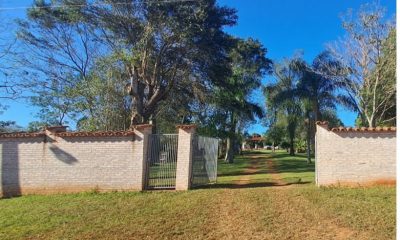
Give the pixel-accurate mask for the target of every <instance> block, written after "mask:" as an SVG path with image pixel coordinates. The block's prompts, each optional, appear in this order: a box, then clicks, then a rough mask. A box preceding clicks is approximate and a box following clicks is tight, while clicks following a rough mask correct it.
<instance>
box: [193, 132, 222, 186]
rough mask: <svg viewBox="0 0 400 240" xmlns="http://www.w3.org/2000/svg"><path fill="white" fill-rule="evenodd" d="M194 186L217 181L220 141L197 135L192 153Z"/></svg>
mask: <svg viewBox="0 0 400 240" xmlns="http://www.w3.org/2000/svg"><path fill="white" fill-rule="evenodd" d="M192 154H193V155H192V159H193V162H192V186H199V185H205V184H208V183H215V182H216V181H217V160H218V139H216V138H210V137H203V136H197V135H195V136H194V138H193V152H192Z"/></svg>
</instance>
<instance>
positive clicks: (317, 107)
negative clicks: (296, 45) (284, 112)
mask: <svg viewBox="0 0 400 240" xmlns="http://www.w3.org/2000/svg"><path fill="white" fill-rule="evenodd" d="M291 64H292V68H293V69H295V70H296V71H297V72H298V74H299V75H301V77H300V80H299V82H298V85H297V89H296V90H295V93H294V94H296V95H297V96H298V97H299V98H301V99H302V100H303V102H304V104H305V108H306V110H305V113H306V116H305V118H306V123H307V128H308V129H307V132H308V134H307V135H308V138H309V139H307V143H308V144H307V145H308V161H309V162H311V159H310V151H311V149H312V151H313V152H314V150H315V140H314V139H315V138H314V137H315V131H316V128H315V122H316V121H321V120H325V119H322V116H323V115H322V113H323V112H327V111H333V112H335V111H336V105H337V104H338V103H342V102H343V101H346V100H347V99H346V97H344V96H343V95H341V94H339V92H338V89H340V88H341V87H342V85H339V84H338V82H337V81H335V79H334V78H335V77H334V75H333V74H331V69H333V66H335V67H334V69H338V68H340V64H339V63H338V62H337V61H336V60H334V59H333V58H332V57H331V56H330V54H329V53H328V52H326V51H325V52H322V53H321V54H319V55H318V56H317V57H316V58H315V59H314V60H313V62H312V64H311V65H308V64H307V63H306V62H305V61H304V60H303V59H301V58H297V59H295V60H294V61H292V63H291ZM310 145H311V146H312V147H311V146H310Z"/></svg>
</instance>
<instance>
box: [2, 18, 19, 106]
mask: <svg viewBox="0 0 400 240" xmlns="http://www.w3.org/2000/svg"><path fill="white" fill-rule="evenodd" d="M0 14H1V13H0ZM3 19H4V18H2V17H1V16H0V99H14V98H16V97H17V95H18V93H19V92H18V91H17V88H16V84H15V83H14V82H13V81H12V80H11V68H12V66H11V65H6V63H9V62H10V57H11V56H12V55H13V52H14V46H15V42H14V41H12V40H10V39H11V36H10V34H8V32H9V28H8V26H9V25H8V23H6V22H5V21H4V20H3ZM5 109H6V106H5V105H4V104H2V103H0V113H1V111H2V110H5Z"/></svg>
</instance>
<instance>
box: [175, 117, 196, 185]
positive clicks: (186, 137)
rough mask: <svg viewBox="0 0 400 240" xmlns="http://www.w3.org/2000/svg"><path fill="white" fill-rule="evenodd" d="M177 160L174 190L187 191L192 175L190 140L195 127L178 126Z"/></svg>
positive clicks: (191, 145) (191, 146)
mask: <svg viewBox="0 0 400 240" xmlns="http://www.w3.org/2000/svg"><path fill="white" fill-rule="evenodd" d="M177 128H178V158H177V165H176V186H175V189H176V190H188V189H189V188H190V185H191V181H190V179H191V174H192V148H193V144H192V139H193V136H194V134H195V132H196V126H195V125H178V126H177Z"/></svg>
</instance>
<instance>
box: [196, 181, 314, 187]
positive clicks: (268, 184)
mask: <svg viewBox="0 0 400 240" xmlns="http://www.w3.org/2000/svg"><path fill="white" fill-rule="evenodd" d="M309 183H311V182H309V181H307V182H291V183H277V182H255V183H245V184H235V183H215V184H210V185H206V186H198V187H194V188H193V189H220V188H226V189H238V188H259V187H283V186H289V185H302V184H309Z"/></svg>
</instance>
